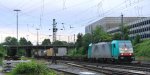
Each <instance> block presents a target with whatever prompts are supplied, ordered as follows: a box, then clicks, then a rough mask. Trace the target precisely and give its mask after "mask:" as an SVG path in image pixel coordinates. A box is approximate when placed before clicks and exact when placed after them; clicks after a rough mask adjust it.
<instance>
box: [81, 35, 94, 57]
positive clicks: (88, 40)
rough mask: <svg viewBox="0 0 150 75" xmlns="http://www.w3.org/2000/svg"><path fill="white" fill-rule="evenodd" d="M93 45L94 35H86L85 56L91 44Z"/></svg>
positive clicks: (84, 43) (84, 37)
mask: <svg viewBox="0 0 150 75" xmlns="http://www.w3.org/2000/svg"><path fill="white" fill-rule="evenodd" d="M90 43H92V35H91V34H89V33H88V34H85V35H84V36H83V50H84V54H86V53H87V50H88V46H89V44H90Z"/></svg>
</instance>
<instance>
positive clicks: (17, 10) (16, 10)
mask: <svg viewBox="0 0 150 75" xmlns="http://www.w3.org/2000/svg"><path fill="white" fill-rule="evenodd" d="M14 11H15V12H16V18H17V21H16V22H17V52H18V12H19V11H21V10H19V9H15V10H14Z"/></svg>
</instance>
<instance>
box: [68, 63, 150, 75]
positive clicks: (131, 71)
mask: <svg viewBox="0 0 150 75" xmlns="http://www.w3.org/2000/svg"><path fill="white" fill-rule="evenodd" d="M66 64H68V65H72V66H76V67H81V68H86V69H89V70H93V71H96V72H100V73H104V74H109V75H112V74H115V75H124V74H125V75H150V68H148V67H139V66H138V67H135V66H127V65H114V64H113V65H112V64H93V63H92V64H91V63H90V64H89V63H83V62H71V63H69V62H67V63H66Z"/></svg>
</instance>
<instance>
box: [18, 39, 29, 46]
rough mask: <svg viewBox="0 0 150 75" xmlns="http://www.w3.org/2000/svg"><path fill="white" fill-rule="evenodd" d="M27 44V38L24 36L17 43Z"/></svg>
mask: <svg viewBox="0 0 150 75" xmlns="http://www.w3.org/2000/svg"><path fill="white" fill-rule="evenodd" d="M27 44H28V42H27V40H26V39H25V38H24V37H23V38H20V40H19V45H27Z"/></svg>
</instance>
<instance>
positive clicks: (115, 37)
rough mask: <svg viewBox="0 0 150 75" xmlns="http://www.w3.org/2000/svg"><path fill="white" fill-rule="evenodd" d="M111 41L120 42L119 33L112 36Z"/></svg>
mask: <svg viewBox="0 0 150 75" xmlns="http://www.w3.org/2000/svg"><path fill="white" fill-rule="evenodd" d="M113 40H121V34H120V33H115V34H113Z"/></svg>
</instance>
